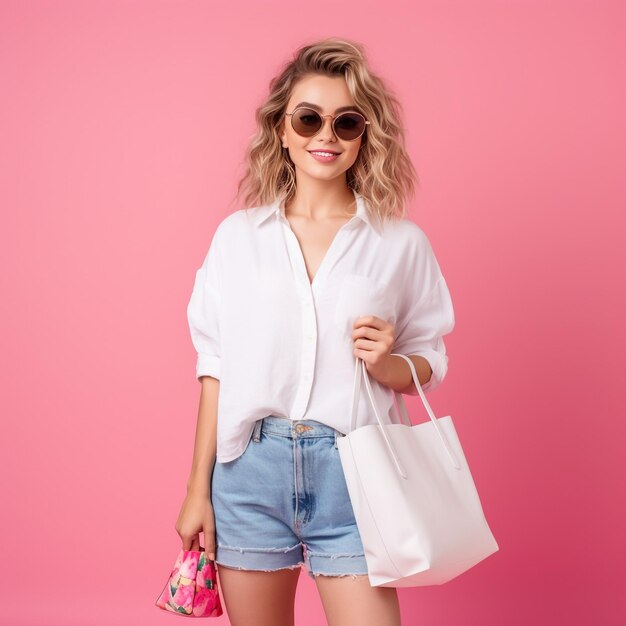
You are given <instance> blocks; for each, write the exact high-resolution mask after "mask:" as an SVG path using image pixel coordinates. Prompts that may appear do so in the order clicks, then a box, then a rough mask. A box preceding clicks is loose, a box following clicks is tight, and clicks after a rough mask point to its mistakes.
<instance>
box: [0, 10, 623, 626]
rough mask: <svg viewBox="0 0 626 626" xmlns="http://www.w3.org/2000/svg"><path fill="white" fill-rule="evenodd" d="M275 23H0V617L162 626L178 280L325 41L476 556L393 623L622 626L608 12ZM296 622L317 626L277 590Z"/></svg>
mask: <svg viewBox="0 0 626 626" xmlns="http://www.w3.org/2000/svg"><path fill="white" fill-rule="evenodd" d="M294 11H295V8H294V3H293V2H275V3H273V4H272V5H271V6H270V5H266V6H261V5H260V4H256V3H254V4H252V3H244V2H232V3H227V4H224V5H219V6H216V5H215V4H212V3H211V4H210V3H208V2H207V3H202V2H147V1H134V2H100V1H97V2H96V1H90V2H28V3H23V2H17V1H15V2H7V1H3V2H2V3H1V4H0V68H1V76H0V83H1V84H2V91H3V96H2V115H1V116H0V136H1V140H0V159H1V160H0V182H1V193H2V196H1V206H2V229H1V234H0V237H1V238H2V241H1V245H0V255H1V257H0V258H1V261H2V272H1V277H2V278H1V280H2V284H1V288H2V296H3V297H2V303H3V305H2V309H1V310H2V328H3V333H2V350H0V353H1V355H2V359H1V372H0V374H1V379H2V400H1V402H2V406H1V408H2V411H1V415H2V420H3V425H2V438H1V441H2V443H1V449H0V458H1V462H2V470H3V476H4V481H3V490H2V491H3V515H2V534H1V540H0V541H1V544H0V550H1V553H2V555H3V567H2V573H1V574H0V607H1V608H0V623H2V624H8V625H11V626H13V625H15V626H22V625H35V624H37V625H48V624H50V625H52V624H63V625H64V626H73V625H81V626H84V625H86V624H89V625H91V624H93V625H101V624H102V625H105V624H106V625H108V626H110V625H112V624H119V625H125V624H133V625H136V624H160V623H163V624H165V623H169V620H170V619H172V618H170V617H169V616H166V615H164V614H161V613H160V612H159V611H158V609H156V608H155V607H154V606H153V603H154V600H155V599H156V596H157V595H158V592H160V590H161V588H162V586H163V584H164V582H165V577H166V575H167V573H168V572H169V567H170V566H171V564H172V562H173V558H174V556H175V553H176V552H177V550H178V548H179V547H180V541H179V538H178V535H177V534H176V532H175V530H174V524H175V521H176V518H177V515H178V512H179V507H180V504H181V502H182V498H183V497H184V494H185V483H186V479H187V475H188V471H189V467H190V461H191V454H192V446H193V433H194V428H195V421H196V414H197V402H198V394H199V390H200V389H199V385H198V383H197V382H196V380H195V375H194V367H195V353H194V352H193V348H192V345H191V341H190V338H189V335H188V330H187V323H186V305H187V301H188V298H189V296H190V293H191V287H192V284H193V277H194V273H195V270H196V268H197V267H199V264H200V263H201V261H202V258H203V255H204V254H205V252H206V248H207V246H208V243H209V241H210V237H211V234H212V232H213V229H214V227H215V225H216V223H217V222H218V221H219V220H220V219H221V218H223V217H224V216H225V215H226V214H227V213H229V212H230V211H232V210H235V209H236V208H238V207H236V206H231V205H230V200H231V198H232V196H233V193H234V189H235V182H236V180H237V177H238V175H239V174H240V173H241V169H240V162H241V159H242V157H243V151H244V148H245V145H246V142H247V139H248V137H249V136H250V135H251V134H252V132H253V128H254V126H253V125H254V117H253V110H254V107H255V106H256V105H257V104H258V102H259V101H260V99H261V98H262V97H263V95H264V94H265V92H266V89H267V83H268V81H269V79H270V77H271V76H272V75H273V74H274V73H275V72H276V71H277V70H278V68H279V66H280V64H281V63H282V61H283V60H284V59H286V58H287V57H288V55H290V54H291V52H292V50H294V49H295V48H296V47H297V46H299V45H301V44H302V43H305V42H307V41H310V40H312V39H314V38H317V37H321V36H328V35H342V36H346V37H350V38H354V39H357V40H359V41H362V42H363V43H364V44H365V45H366V46H367V49H368V51H369V55H370V58H371V62H372V65H373V66H374V67H375V69H377V70H378V71H380V72H381V73H382V74H383V75H384V76H385V77H386V78H387V80H388V81H389V84H390V86H391V87H392V88H393V89H395V90H396V92H397V93H398V95H399V97H400V99H401V101H402V102H403V105H404V107H405V113H406V124H405V125H406V127H407V129H408V141H409V147H410V151H411V154H412V157H413V158H414V162H415V165H416V168H417V170H418V172H419V174H420V177H421V184H422V188H421V191H420V192H419V196H418V198H417V200H416V201H415V203H414V206H412V208H411V210H412V218H413V219H415V220H416V221H417V222H418V223H419V224H420V225H421V226H422V227H423V228H424V229H425V231H426V232H427V234H428V235H429V237H430V238H431V241H432V242H433V245H434V247H435V249H436V252H437V255H438V258H439V260H440V262H441V264H442V267H443V270H444V272H445V274H446V278H447V281H448V284H449V286H450V289H451V292H452V295H453V299H454V302H455V310H456V314H457V326H456V328H455V330H454V332H453V333H452V335H450V336H449V338H448V339H447V342H446V345H447V347H448V353H449V356H450V370H449V374H448V378H447V381H446V383H445V384H444V385H443V387H442V388H440V389H439V390H437V391H435V392H434V393H433V394H432V395H431V396H430V401H431V403H432V405H433V408H434V410H435V411H436V412H437V414H439V415H440V416H441V415H445V414H450V415H452V416H453V418H454V421H455V424H456V427H457V430H458V432H459V435H460V437H461V441H462V442H463V445H464V449H465V451H466V456H467V458H468V462H469V464H470V467H471V468H472V471H473V474H474V478H475V481H476V483H477V486H478V489H479V492H480V494H481V498H482V500H483V504H484V509H485V513H486V515H487V519H488V520H489V522H490V525H491V527H492V530H493V532H494V535H495V536H496V538H497V539H498V541H499V543H500V547H501V549H500V551H499V552H498V553H497V554H495V555H494V556H492V557H490V558H489V559H488V560H486V561H484V562H483V563H481V564H479V565H477V566H476V567H475V568H473V569H472V570H471V571H469V572H467V573H466V574H464V575H463V576H461V577H459V578H458V579H456V580H454V581H452V582H450V583H448V584H447V585H444V586H442V587H431V588H414V589H401V590H400V591H399V593H400V599H401V605H402V612H403V618H404V623H406V624H420V625H429V626H459V625H462V626H502V625H503V624H506V625H507V626H521V625H528V624H533V625H536V626H543V625H551V626H552V625H555V624H564V625H565V624H566V625H567V626H578V625H593V626H598V625H602V626H609V625H618V624H624V623H626V610H625V606H624V590H623V586H622V585H620V584H619V582H618V579H619V578H621V574H622V569H623V568H622V567H621V565H622V563H623V561H624V556H625V554H624V553H625V550H624V548H625V546H626V542H625V540H624V509H625V507H624V493H625V489H624V487H625V485H624V476H625V475H626V472H625V468H624V456H625V455H624V442H625V441H624V434H625V430H626V419H625V417H626V411H625V409H626V407H625V402H624V376H625V372H626V369H625V365H626V363H625V361H626V359H625V356H624V354H625V348H626V345H625V341H624V337H625V336H626V334H625V333H624V328H623V320H624V314H625V313H626V311H625V306H624V301H625V293H624V291H625V290H624V286H625V284H626V281H625V278H626V277H625V268H626V263H625V259H624V244H625V243H626V241H625V239H626V234H625V233H626V224H625V218H624V201H625V200H626V188H625V187H626V185H625V179H624V163H625V157H626V154H625V152H626V149H625V141H624V139H625V133H624V130H625V128H624V127H625V124H624V110H626V101H625V100H626V97H625V89H624V81H623V77H624V75H625V74H624V59H625V58H626V56H625V52H626V50H625V48H626V45H625V43H624V41H625V40H624V37H623V32H624V26H625V19H624V18H625V14H624V9H623V4H622V3H620V2H597V3H591V2H572V1H568V2H550V3H546V2H465V3H461V2H445V3H443V2H432V3H425V2H413V3H411V4H410V5H409V4H408V3H406V4H404V3H398V2H393V1H392V2H386V3H383V4H382V5H381V4H380V3H374V2H363V1H362V0H359V1H358V2H357V1H356V0H348V1H346V2H343V3H341V4H339V5H337V4H335V3H320V2H317V3H315V8H314V9H313V10H307V11H306V12H304V13H299V12H296V15H297V16H299V17H298V19H296V17H294ZM303 14H306V16H307V19H306V20H302V19H300V17H301V16H302V15H303ZM305 22H308V23H305ZM410 403H411V405H412V406H413V407H414V408H416V409H417V408H418V406H417V404H416V403H415V399H414V398H411V400H410ZM419 410H420V413H419V415H420V419H419V421H422V419H427V416H426V415H425V412H424V411H423V409H422V408H421V405H420V407H419ZM296 610H297V615H298V617H297V623H298V624H299V625H303V626H305V625H306V626H308V625H314V624H315V625H317V624H323V623H324V619H323V611H322V607H321V603H320V600H319V597H318V595H317V592H316V589H315V585H314V582H313V581H312V580H310V579H309V578H308V577H307V576H306V575H305V574H304V572H303V573H302V575H301V579H300V586H299V589H298V597H297V605H296ZM216 623H223V624H226V623H228V621H227V618H226V616H224V617H223V618H220V619H219V620H216Z"/></svg>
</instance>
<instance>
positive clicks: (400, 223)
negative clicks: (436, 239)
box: [382, 218, 432, 254]
mask: <svg viewBox="0 0 626 626" xmlns="http://www.w3.org/2000/svg"><path fill="white" fill-rule="evenodd" d="M382 234H383V238H384V239H386V240H387V241H388V242H389V243H390V244H391V245H392V246H393V247H394V248H400V249H401V250H402V251H403V252H406V253H413V254H419V253H420V252H423V251H426V252H428V251H430V250H431V249H432V247H431V244H430V240H429V238H428V235H427V234H426V232H425V231H424V229H423V228H422V227H421V226H418V225H417V224H416V223H415V222H413V221H412V220H410V219H408V218H399V219H398V218H396V219H393V220H388V221H387V222H385V224H384V227H383V231H382Z"/></svg>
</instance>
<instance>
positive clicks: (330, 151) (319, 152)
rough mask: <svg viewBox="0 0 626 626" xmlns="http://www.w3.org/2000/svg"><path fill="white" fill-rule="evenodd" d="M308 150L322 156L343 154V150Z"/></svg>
mask: <svg viewBox="0 0 626 626" xmlns="http://www.w3.org/2000/svg"><path fill="white" fill-rule="evenodd" d="M308 152H310V153H311V154H319V155H321V156H339V155H340V154H341V152H333V151H332V150H309V151H308Z"/></svg>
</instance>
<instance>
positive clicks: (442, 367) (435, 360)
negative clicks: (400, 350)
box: [407, 348, 448, 393]
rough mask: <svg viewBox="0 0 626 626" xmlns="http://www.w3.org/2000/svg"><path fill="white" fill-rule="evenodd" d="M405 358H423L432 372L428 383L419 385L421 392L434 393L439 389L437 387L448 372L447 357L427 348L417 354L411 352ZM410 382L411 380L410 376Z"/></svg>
mask: <svg viewBox="0 0 626 626" xmlns="http://www.w3.org/2000/svg"><path fill="white" fill-rule="evenodd" d="M407 356H421V357H424V358H425V359H426V360H427V361H428V364H429V365H430V368H431V369H432V371H433V373H432V374H431V376H430V379H429V381H428V382H427V383H424V384H423V385H421V387H422V391H424V392H426V391H434V390H435V389H437V387H439V385H440V384H441V383H442V382H443V379H444V378H445V377H446V374H447V372H448V356H447V355H446V354H441V352H438V351H437V350H431V349H428V348H426V349H424V350H419V351H417V352H411V353H410V354H407ZM411 380H413V377H412V376H411ZM416 393H417V390H416Z"/></svg>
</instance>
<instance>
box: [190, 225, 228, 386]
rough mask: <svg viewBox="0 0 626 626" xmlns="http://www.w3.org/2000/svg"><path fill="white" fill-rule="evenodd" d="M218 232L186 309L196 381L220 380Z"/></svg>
mask: <svg viewBox="0 0 626 626" xmlns="http://www.w3.org/2000/svg"><path fill="white" fill-rule="evenodd" d="M217 239H218V237H217V232H216V234H215V235H214V237H213V241H212V242H211V246H210V248H209V251H208V253H207V255H206V257H205V258H204V261H203V263H202V266H201V267H200V268H199V269H198V270H197V271H196V278H195V282H194V285H193V290H192V293H191V298H190V300H189V304H188V306H187V320H188V323H189V331H190V333H191V340H192V342H193V345H194V347H195V349H196V352H197V353H198V358H197V361H196V378H197V379H198V380H200V378H201V377H202V376H212V377H213V378H217V379H219V377H220V363H221V359H220V357H221V353H220V323H219V320H220V272H219V269H220V264H219V251H218V246H217V243H218V242H217Z"/></svg>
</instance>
